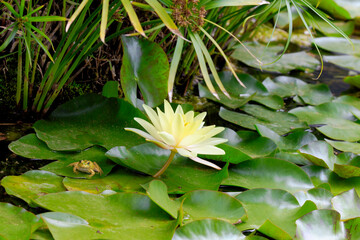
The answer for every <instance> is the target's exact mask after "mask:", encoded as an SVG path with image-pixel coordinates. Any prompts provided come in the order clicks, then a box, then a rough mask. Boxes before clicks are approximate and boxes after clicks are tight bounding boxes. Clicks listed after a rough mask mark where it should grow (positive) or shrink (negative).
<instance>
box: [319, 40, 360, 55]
mask: <svg viewBox="0 0 360 240" xmlns="http://www.w3.org/2000/svg"><path fill="white" fill-rule="evenodd" d="M314 42H315V43H316V44H317V45H318V46H319V47H320V48H322V49H325V50H327V51H330V52H336V53H342V54H348V55H357V54H359V53H360V40H356V39H351V42H352V44H353V45H351V43H350V42H349V41H348V40H347V39H345V38H342V37H338V38H336V37H321V38H315V39H314ZM353 46H354V47H353Z"/></svg>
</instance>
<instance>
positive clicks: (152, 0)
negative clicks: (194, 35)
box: [145, 0, 188, 41]
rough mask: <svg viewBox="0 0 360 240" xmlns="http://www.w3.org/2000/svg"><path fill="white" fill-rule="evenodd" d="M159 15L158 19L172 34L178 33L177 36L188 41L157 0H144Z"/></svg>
mask: <svg viewBox="0 0 360 240" xmlns="http://www.w3.org/2000/svg"><path fill="white" fill-rule="evenodd" d="M145 2H147V3H148V4H149V5H150V6H151V7H152V8H153V9H154V11H155V12H156V13H157V14H158V15H159V17H160V19H161V20H162V21H163V22H164V23H165V25H166V27H167V28H168V29H169V30H170V31H171V32H172V33H174V34H176V35H178V36H179V37H181V38H183V39H184V40H186V41H188V40H187V39H186V38H185V37H184V36H183V35H182V34H181V32H180V31H179V29H178V27H177V26H176V24H175V23H174V21H173V20H172V19H171V17H170V16H169V14H167V12H166V10H165V8H163V7H162V6H161V4H160V3H159V2H158V1H157V0H145Z"/></svg>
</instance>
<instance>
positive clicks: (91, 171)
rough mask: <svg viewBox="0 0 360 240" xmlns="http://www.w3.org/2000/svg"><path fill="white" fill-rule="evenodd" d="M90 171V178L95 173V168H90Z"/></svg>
mask: <svg viewBox="0 0 360 240" xmlns="http://www.w3.org/2000/svg"><path fill="white" fill-rule="evenodd" d="M89 173H90V176H89V178H91V177H92V176H94V175H95V171H94V170H93V169H89Z"/></svg>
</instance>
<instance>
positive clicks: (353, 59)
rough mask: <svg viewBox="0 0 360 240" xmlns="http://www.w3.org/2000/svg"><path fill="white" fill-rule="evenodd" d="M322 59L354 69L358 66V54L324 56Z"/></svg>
mask: <svg viewBox="0 0 360 240" xmlns="http://www.w3.org/2000/svg"><path fill="white" fill-rule="evenodd" d="M324 61H326V62H330V63H333V64H335V65H338V66H340V67H343V68H348V69H351V70H354V71H358V70H359V68H360V57H359V56H353V55H339V56H324Z"/></svg>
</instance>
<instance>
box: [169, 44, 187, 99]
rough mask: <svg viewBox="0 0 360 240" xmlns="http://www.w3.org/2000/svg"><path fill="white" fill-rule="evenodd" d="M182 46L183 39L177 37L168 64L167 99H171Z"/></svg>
mask: <svg viewBox="0 0 360 240" xmlns="http://www.w3.org/2000/svg"><path fill="white" fill-rule="evenodd" d="M183 48H184V40H183V39H182V38H179V37H178V39H177V42H176V46H175V51H174V55H173V58H172V60H171V65H170V72H169V80H168V96H169V101H170V102H171V101H172V96H173V87H174V82H175V76H176V72H177V69H178V66H179V62H180V59H181V54H182V51H183Z"/></svg>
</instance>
